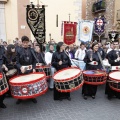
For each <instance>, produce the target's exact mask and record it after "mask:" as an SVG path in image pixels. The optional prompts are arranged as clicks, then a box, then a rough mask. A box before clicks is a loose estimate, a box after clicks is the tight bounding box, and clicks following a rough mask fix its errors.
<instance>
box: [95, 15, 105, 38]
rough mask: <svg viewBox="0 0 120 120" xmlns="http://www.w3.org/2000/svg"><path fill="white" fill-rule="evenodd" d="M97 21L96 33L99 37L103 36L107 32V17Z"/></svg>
mask: <svg viewBox="0 0 120 120" xmlns="http://www.w3.org/2000/svg"><path fill="white" fill-rule="evenodd" d="M94 21H95V28H94V33H95V34H97V35H98V36H101V35H102V34H103V33H104V32H105V23H106V22H105V17H104V16H103V17H101V16H100V17H96V18H95V19H94Z"/></svg>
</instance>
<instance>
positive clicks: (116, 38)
mask: <svg viewBox="0 0 120 120" xmlns="http://www.w3.org/2000/svg"><path fill="white" fill-rule="evenodd" d="M108 37H109V39H110V42H119V32H117V31H115V30H112V31H109V32H108Z"/></svg>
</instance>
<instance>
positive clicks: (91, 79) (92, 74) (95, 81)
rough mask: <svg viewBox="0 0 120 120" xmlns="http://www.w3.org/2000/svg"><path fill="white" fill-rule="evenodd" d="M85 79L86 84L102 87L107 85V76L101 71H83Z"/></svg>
mask: <svg viewBox="0 0 120 120" xmlns="http://www.w3.org/2000/svg"><path fill="white" fill-rule="evenodd" d="M83 78H84V82H85V83H86V84H91V85H101V84H105V83H106V80H107V74H106V72H104V71H101V70H86V71H83Z"/></svg>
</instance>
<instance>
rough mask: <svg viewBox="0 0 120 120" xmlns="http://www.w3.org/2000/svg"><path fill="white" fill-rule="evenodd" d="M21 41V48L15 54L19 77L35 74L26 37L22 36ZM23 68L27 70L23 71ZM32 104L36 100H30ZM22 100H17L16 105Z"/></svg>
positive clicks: (33, 60) (33, 61)
mask: <svg viewBox="0 0 120 120" xmlns="http://www.w3.org/2000/svg"><path fill="white" fill-rule="evenodd" d="M21 40H22V47H21V48H20V49H19V51H18V52H17V57H16V59H17V63H16V65H17V68H18V70H19V71H18V72H19V75H24V74H29V73H32V72H35V66H36V62H35V58H34V56H33V54H32V51H31V48H30V47H29V38H28V37H27V36H23V37H22V38H21ZM24 66H25V67H26V68H28V69H25V68H24ZM31 100H32V102H33V103H37V100H36V99H35V98H34V99H31ZM21 101H22V100H20V99H18V100H17V102H16V104H20V103H21Z"/></svg>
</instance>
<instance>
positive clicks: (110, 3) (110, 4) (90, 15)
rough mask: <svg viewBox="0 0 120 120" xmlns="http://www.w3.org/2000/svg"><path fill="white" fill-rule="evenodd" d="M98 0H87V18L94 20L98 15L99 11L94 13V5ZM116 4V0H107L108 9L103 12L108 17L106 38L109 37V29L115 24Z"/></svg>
mask: <svg viewBox="0 0 120 120" xmlns="http://www.w3.org/2000/svg"><path fill="white" fill-rule="evenodd" d="M95 1H96V0H87V3H86V4H87V6H86V19H87V20H94V17H96V16H98V15H99V13H97V14H93V13H92V5H93V3H94V2H95ZM114 5H115V0H106V11H105V12H102V15H104V16H105V18H106V22H107V24H106V26H105V38H106V37H107V34H108V31H110V30H111V29H112V27H113V25H114V12H115V11H114Z"/></svg>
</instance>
